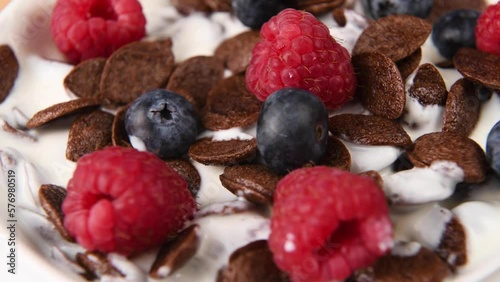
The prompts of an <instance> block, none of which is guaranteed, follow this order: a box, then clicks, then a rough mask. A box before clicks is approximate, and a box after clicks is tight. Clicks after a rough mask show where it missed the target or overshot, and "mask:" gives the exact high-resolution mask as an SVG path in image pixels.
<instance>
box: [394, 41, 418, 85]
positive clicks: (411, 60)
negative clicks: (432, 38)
mask: <svg viewBox="0 0 500 282" xmlns="http://www.w3.org/2000/svg"><path fill="white" fill-rule="evenodd" d="M421 60H422V48H418V49H417V51H415V52H413V53H411V55H410V56H408V57H406V58H404V59H401V60H399V61H397V62H396V65H397V66H398V69H399V72H400V73H401V78H402V79H403V81H405V80H406V79H407V78H408V76H410V74H412V73H413V71H415V70H416V69H417V68H418V66H419V65H420V61H421Z"/></svg>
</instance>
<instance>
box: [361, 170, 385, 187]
mask: <svg viewBox="0 0 500 282" xmlns="http://www.w3.org/2000/svg"><path fill="white" fill-rule="evenodd" d="M359 175H363V176H366V177H370V178H371V179H373V181H374V182H375V184H377V186H378V188H380V189H384V180H383V179H382V176H380V173H378V172H377V171H376V170H368V171H364V172H362V173H360V174H359Z"/></svg>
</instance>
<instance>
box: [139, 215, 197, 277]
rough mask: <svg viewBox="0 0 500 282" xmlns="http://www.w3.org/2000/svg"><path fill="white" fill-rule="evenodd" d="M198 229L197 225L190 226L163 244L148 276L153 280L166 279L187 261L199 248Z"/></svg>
mask: <svg viewBox="0 0 500 282" xmlns="http://www.w3.org/2000/svg"><path fill="white" fill-rule="evenodd" d="M199 229H200V227H199V226H198V225H196V224H195V225H191V226H189V227H188V228H186V229H184V230H183V231H182V232H181V233H179V235H178V236H176V237H175V238H174V239H172V240H170V241H168V242H166V243H165V244H163V245H162V246H161V248H160V250H159V252H158V255H157V257H156V259H155V261H154V263H153V266H151V269H150V270H149V276H151V277H153V278H155V279H163V278H166V277H168V276H170V275H172V274H173V273H174V272H175V271H176V270H178V269H179V268H181V267H182V266H183V265H184V264H185V263H186V262H187V261H189V259H191V258H192V257H193V256H194V255H195V254H196V251H197V250H198V247H199V246H200V237H199V234H198V233H199Z"/></svg>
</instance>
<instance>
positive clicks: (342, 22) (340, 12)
mask: <svg viewBox="0 0 500 282" xmlns="http://www.w3.org/2000/svg"><path fill="white" fill-rule="evenodd" d="M332 17H333V19H334V20H335V22H336V23H337V25H338V26H340V27H344V26H346V24H347V18H346V16H345V10H344V8H335V10H333V11H332Z"/></svg>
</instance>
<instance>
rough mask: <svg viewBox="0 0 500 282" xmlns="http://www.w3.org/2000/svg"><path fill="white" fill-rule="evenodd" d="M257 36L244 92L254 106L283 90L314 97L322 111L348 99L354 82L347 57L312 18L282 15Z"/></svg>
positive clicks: (294, 12)
mask: <svg viewBox="0 0 500 282" xmlns="http://www.w3.org/2000/svg"><path fill="white" fill-rule="evenodd" d="M260 35H261V41H260V42H259V43H257V44H256V45H255V47H254V48H253V51H252V59H251V61H250V65H249V66H248V69H247V72H246V84H247V88H248V89H249V90H250V92H252V93H253V94H255V96H257V98H258V99H259V100H261V101H264V100H265V99H266V98H267V96H269V95H270V94H271V93H273V92H274V91H277V90H279V89H281V88H285V87H296V88H301V89H305V90H309V91H311V92H313V93H314V94H315V95H317V96H318V97H319V98H320V99H321V101H323V103H324V104H325V106H326V108H327V109H335V108H338V107H340V106H341V105H343V104H345V103H346V102H347V101H349V100H351V99H352V97H353V95H354V89H355V84H356V77H355V76H354V70H353V68H352V65H351V59H350V56H349V52H348V51H347V50H346V49H345V48H344V47H342V46H341V45H339V44H338V43H337V42H335V40H334V39H333V38H332V36H331V35H330V32H329V30H328V28H327V27H326V26H325V25H324V24H323V23H321V22H320V21H318V20H317V19H316V18H315V17H314V16H313V15H312V14H310V13H308V12H304V11H297V10H294V9H285V10H283V11H282V12H281V13H279V14H278V15H277V16H275V17H273V18H271V20H269V21H268V22H267V23H265V24H264V25H263V26H262V29H261V31H260Z"/></svg>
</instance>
